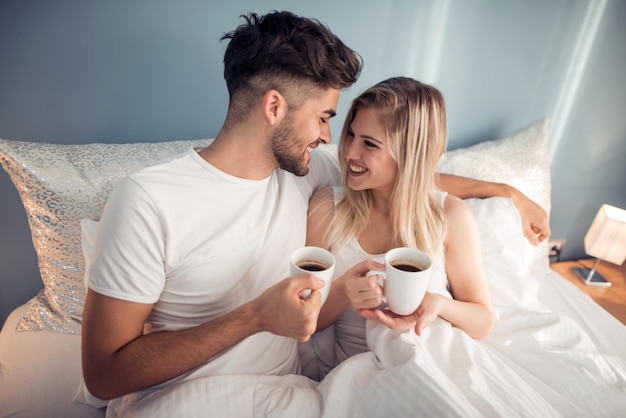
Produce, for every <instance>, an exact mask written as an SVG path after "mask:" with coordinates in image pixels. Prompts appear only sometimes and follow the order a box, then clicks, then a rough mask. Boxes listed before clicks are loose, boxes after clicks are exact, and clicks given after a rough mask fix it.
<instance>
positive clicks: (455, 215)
mask: <svg viewBox="0 0 626 418" xmlns="http://www.w3.org/2000/svg"><path fill="white" fill-rule="evenodd" d="M443 210H444V213H445V216H446V221H447V222H448V226H450V225H454V224H456V223H458V222H466V221H467V219H468V217H469V218H473V215H472V211H471V210H470V208H469V206H468V205H467V203H465V202H464V201H463V199H461V198H459V197H457V196H453V195H451V194H447V195H446V196H445V201H444V205H443Z"/></svg>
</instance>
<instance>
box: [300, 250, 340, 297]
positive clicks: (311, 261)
mask: <svg viewBox="0 0 626 418" xmlns="http://www.w3.org/2000/svg"><path fill="white" fill-rule="evenodd" d="M334 272H335V257H334V256H333V255H332V254H331V253H330V252H329V251H327V250H325V249H323V248H320V247H313V246H308V247H302V248H298V249H297V250H295V251H294V252H293V253H291V263H290V266H289V273H290V275H291V276H300V275H302V274H313V275H314V276H316V277H319V278H320V279H322V280H324V282H325V284H324V287H322V288H321V289H319V291H320V293H321V294H322V304H323V303H324V302H326V298H327V297H328V293H329V292H330V283H331V282H332V280H333V273H334ZM310 294H311V290H310V289H306V290H305V292H304V294H303V295H302V297H303V298H307V297H308V296H309V295H310Z"/></svg>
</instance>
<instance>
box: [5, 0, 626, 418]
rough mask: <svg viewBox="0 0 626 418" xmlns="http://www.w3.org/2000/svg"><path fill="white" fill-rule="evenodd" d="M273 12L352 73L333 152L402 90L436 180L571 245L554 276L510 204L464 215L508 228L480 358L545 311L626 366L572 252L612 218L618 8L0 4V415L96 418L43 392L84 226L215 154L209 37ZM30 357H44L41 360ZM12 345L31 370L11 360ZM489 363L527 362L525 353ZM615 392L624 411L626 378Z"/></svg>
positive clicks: (215, 76)
mask: <svg viewBox="0 0 626 418" xmlns="http://www.w3.org/2000/svg"><path fill="white" fill-rule="evenodd" d="M282 9H285V10H290V11H293V12H295V13H297V14H300V15H303V16H307V17H314V18H317V19H319V20H320V21H322V22H323V23H325V24H327V25H328V26H329V27H330V28H331V29H332V30H333V31H334V32H335V33H336V34H337V35H338V36H339V37H341V38H342V40H343V41H344V42H345V43H346V44H347V45H349V46H351V47H352V48H353V49H355V50H356V51H357V52H359V53H360V54H361V56H362V57H363V60H364V63H365V65H364V70H363V73H362V75H361V77H360V79H359V81H358V82H357V83H356V84H355V85H354V86H352V87H351V88H350V89H348V90H346V91H344V92H343V93H342V95H341V97H340V100H339V104H338V109H337V110H338V112H337V113H338V117H337V118H335V119H336V120H334V121H332V122H331V129H332V132H333V139H334V144H336V142H335V141H336V140H337V137H338V135H339V131H340V129H341V123H342V121H343V112H345V110H346V109H347V108H348V106H349V103H350V100H351V99H352V98H353V97H354V96H355V95H356V94H358V93H359V92H360V91H361V90H363V89H364V88H365V87H367V86H369V85H371V84H373V83H375V82H377V81H379V80H382V79H384V78H386V77H390V76H395V75H408V76H411V77H414V78H416V79H418V80H420V81H424V82H427V83H430V84H433V85H435V86H437V88H438V89H440V90H441V91H442V93H443V94H444V96H445V99H446V103H447V107H448V125H449V127H448V133H449V148H448V149H449V151H448V153H447V155H446V156H445V157H444V159H443V160H442V161H441V164H440V170H441V171H442V172H450V173H455V174H461V175H467V176H470V177H477V178H482V179H484V180H489V181H500V182H508V183H510V184H512V185H514V186H516V187H518V188H520V190H522V191H524V192H525V193H527V194H528V195H529V196H530V197H532V198H534V199H535V200H536V201H537V202H538V203H540V204H541V205H542V206H543V207H544V208H546V209H547V210H549V211H550V218H551V228H552V236H553V237H554V238H562V239H564V240H565V242H566V245H565V246H564V247H563V248H562V250H561V252H560V254H559V257H558V258H559V259H558V261H559V263H557V264H555V265H553V269H550V268H549V266H548V251H549V248H548V243H547V242H546V243H544V244H543V245H541V246H539V247H538V248H529V246H528V245H525V244H526V243H525V242H522V241H520V240H519V237H515V236H513V235H512V234H511V233H510V230H509V229H508V228H509V226H510V225H511V224H510V223H511V222H514V219H512V218H511V213H510V209H511V208H510V207H507V206H506V204H505V203H502V202H499V201H497V200H496V201H490V202H487V201H486V202H478V201H472V202H469V203H470V205H471V207H472V210H473V212H474V214H475V216H476V218H477V220H478V223H479V226H481V225H484V226H485V229H488V227H487V225H507V226H502V231H501V232H498V231H485V232H484V231H482V230H481V240H484V242H485V248H484V249H483V251H484V254H485V259H486V260H487V261H486V262H487V264H488V266H487V267H488V270H489V272H490V274H492V275H493V277H495V276H497V275H502V274H506V275H509V276H510V277H509V279H508V281H507V282H506V283H501V282H498V281H496V280H493V281H491V279H490V289H491V291H492V292H493V294H494V305H495V306H496V312H497V314H498V315H501V317H502V318H504V319H503V321H502V324H501V326H500V328H496V330H495V333H494V335H493V336H492V337H491V339H490V340H488V342H487V343H488V344H489V345H490V347H492V348H493V347H504V346H505V344H506V341H505V340H506V338H505V336H506V335H509V336H511V335H519V337H520V341H521V339H522V337H527V335H526V334H524V333H525V332H526V331H522V330H521V329H520V328H516V326H515V325H514V322H513V321H512V320H511V319H512V318H514V317H515V318H518V317H516V315H517V312H518V311H519V310H530V309H532V310H534V309H538V310H540V311H542V309H544V305H545V306H547V307H548V308H549V310H550V311H551V312H554V313H558V314H559V315H566V316H568V317H571V318H573V320H574V322H576V323H577V324H578V325H577V326H578V327H579V328H580V329H578V328H576V331H573V329H574V328H570V325H567V328H564V329H567V331H568V335H569V336H570V337H572V338H574V336H579V335H583V336H582V337H581V338H582V340H584V341H585V344H587V341H589V344H590V345H585V346H584V347H585V348H581V346H580V344H579V345H576V344H575V346H576V349H577V350H578V349H580V350H587V349H588V347H591V346H593V350H592V351H593V353H600V354H601V355H607V356H612V357H611V359H612V360H610V361H609V360H606V359H605V358H604V357H601V362H606V361H608V362H609V363H610V362H611V361H615V362H616V363H617V364H620V365H623V364H626V328H625V327H624V324H626V269H625V268H626V266H624V263H623V258H622V259H621V261H622V262H621V264H617V263H616V261H619V257H617V258H615V257H608V256H606V255H604V256H603V254H595V253H594V252H589V251H588V250H587V247H586V245H587V242H586V239H585V236H586V235H587V234H588V231H590V227H591V226H592V223H593V221H594V218H595V217H596V214H597V213H598V211H599V210H600V208H601V207H602V206H603V205H605V204H608V205H610V206H614V207H616V208H622V209H623V208H626V164H624V161H626V119H624V114H625V112H626V82H625V81H624V76H623V74H626V49H624V48H623V40H624V39H626V27H624V25H623V22H624V21H626V3H625V2H622V1H620V0H550V1H541V0H532V1H524V2H521V1H520V2H500V1H498V0H469V1H463V2H461V1H455V0H443V1H437V0H430V1H425V0H423V1H411V0H401V1H391V2H384V3H381V2H376V1H369V0H368V1H365V2H363V1H357V0H346V1H341V2H337V1H334V2H333V1H327V0H320V1H318V2H315V3H311V2H306V1H301V0H297V1H287V0H281V1H278V0H271V1H270V0H268V1H264V2H262V3H261V6H259V4H258V3H257V2H253V1H252V0H235V1H232V2H229V3H228V4H223V5H220V7H219V8H216V7H215V6H214V5H213V4H212V3H211V2H208V1H201V0H184V1H181V2H177V3H176V4H174V3H173V2H168V1H165V0H158V1H147V0H140V1H135V2H132V3H128V2H124V1H121V0H114V1H108V2H97V3H96V2H94V3H87V2H80V1H77V0H57V1H55V2H46V1H39V0H37V1H31V2H20V1H17V0H9V1H3V2H2V3H0V92H1V93H0V138H1V140H0V152H1V154H2V156H1V157H0V161H1V162H2V166H3V168H4V170H0V195H2V196H3V197H2V199H0V231H1V233H0V324H2V323H4V322H5V321H7V324H6V325H5V328H4V329H3V331H2V333H0V416H5V414H9V413H10V412H11V411H18V410H20V408H22V407H23V405H24V404H20V403H19V402H24V401H23V400H20V399H19V398H20V396H21V397H22V398H24V397H25V394H26V393H27V392H25V391H23V388H25V387H26V386H30V385H31V384H32V385H33V386H32V388H29V389H28V393H30V394H31V395H28V396H33V395H32V394H33V393H37V392H41V393H44V392H45V393H46V399H48V400H49V399H55V400H56V401H58V405H57V404H56V403H54V402H52V403H51V404H50V405H48V406H49V407H50V408H58V409H51V410H49V411H48V412H50V411H57V414H65V413H68V411H71V412H69V413H70V414H72V415H75V416H103V410H101V409H95V408H91V407H88V406H86V405H82V404H76V403H72V402H71V401H72V399H71V398H72V397H73V396H74V393H75V392H76V389H77V388H78V386H77V383H78V381H76V382H74V381H72V382H74V383H76V385H74V386H72V385H69V386H68V385H67V384H65V385H61V384H59V385H55V384H53V382H55V375H56V374H58V373H59V369H58V367H59V364H68V370H69V372H68V376H70V377H69V378H68V379H76V378H77V376H79V374H80V370H79V364H78V363H77V361H76V358H77V356H79V351H80V347H79V346H78V345H77V340H76V338H78V339H79V336H78V334H79V333H80V312H81V306H82V305H81V304H82V297H83V296H84V289H83V288H82V270H81V269H82V267H83V263H84V260H83V251H86V249H85V248H86V247H85V245H88V240H86V237H85V235H84V234H85V232H84V230H83V231H81V228H80V223H81V220H82V219H92V220H97V219H98V216H99V213H100V211H101V210H102V207H103V205H104V203H105V201H106V197H107V196H108V194H109V193H110V191H111V189H112V188H113V187H114V186H115V184H116V183H117V181H118V180H119V178H120V177H121V176H123V175H125V174H126V173H129V172H132V171H134V170H136V169H138V168H140V167H143V166H145V165H148V164H149V163H152V162H156V161H158V160H159V159H161V158H163V157H165V156H169V155H172V154H173V153H175V152H179V151H181V150H183V149H185V148H186V147H188V146H190V145H204V144H206V143H207V142H208V141H210V138H212V137H213V136H214V135H215V133H216V132H217V131H218V129H219V127H220V126H221V124H222V122H223V119H224V116H225V112H226V104H227V100H228V95H227V92H226V88H225V85H224V81H223V78H222V61H221V58H222V55H223V50H224V43H223V42H220V41H219V38H220V37H221V35H222V34H224V33H225V32H227V31H228V30H231V29H232V28H234V27H235V26H236V25H237V24H238V23H239V22H240V20H239V15H241V14H245V13H247V12H249V11H255V12H258V13H265V12H268V11H270V10H282ZM329 149H331V150H332V146H331V147H330V148H329ZM494 229H495V228H494ZM483 234H485V235H484V236H483ZM81 239H82V241H81ZM505 246H506V247H508V248H504V249H503V247H505ZM615 248H616V247H615V246H611V249H615ZM516 250H518V251H517V253H515V251H516ZM515 254H517V258H516V257H515ZM520 254H525V256H524V257H520ZM592 257H594V258H597V259H599V260H608V261H600V262H599V266H598V268H597V271H598V272H599V273H600V274H602V275H603V276H604V277H605V278H606V279H607V280H609V281H610V282H611V283H612V285H611V286H610V287H596V286H585V284H583V283H582V281H581V280H580V279H579V278H577V277H576V276H575V275H574V274H573V273H572V269H573V268H580V267H581V266H582V267H584V268H587V269H590V268H592V267H593V261H594V260H593V259H591V258H592ZM519 258H523V260H520V259H519ZM612 260H613V261H612ZM614 263H615V264H614ZM68 266H70V268H68ZM563 278H565V279H567V280H563ZM542 279H543V280H542ZM42 282H43V284H42ZM33 298H34V299H33ZM31 300H32V302H31ZM594 301H595V303H594ZM540 302H541V303H540ZM596 303H597V304H596ZM539 305H541V306H540V307H538V306H539ZM12 312H13V314H12V315H11V317H10V318H9V315H10V314H11V313H12ZM542 312H543V311H542ZM543 313H545V312H543ZM546 315H547V314H546ZM7 318H8V320H7ZM533 318H535V317H533ZM540 318H541V319H540ZM555 318H556V317H550V318H548V317H546V316H541V317H540V316H539V315H538V316H537V317H536V318H535V320H536V321H537V322H535V324H541V326H545V327H546V328H545V329H548V328H549V326H548V325H547V324H548V323H550V324H552V325H554V324H556V323H559V326H560V325H561V322H563V320H562V318H561V317H559V318H560V319H558V320H557V319H555ZM505 319H506V320H505ZM509 320H511V321H509ZM543 321H545V322H543ZM550 321H552V322H550ZM620 321H621V322H620ZM565 322H567V321H565ZM518 325H519V324H518ZM552 325H550V326H552ZM554 327H555V328H554V331H555V332H556V328H557V327H556V325H554ZM558 329H559V330H560V331H562V329H561V328H558ZM44 333H45V336H46V337H45V339H42V338H43V337H42V336H43V335H44ZM516 333H517V334H516ZM579 333H580V334H579ZM548 334H549V332H548ZM13 338H14V341H16V342H15V343H13V342H12V339H13ZM554 338H556V337H554ZM70 340H71V341H70ZM512 340H513V341H515V338H513V337H512ZM44 341H45V343H44ZM68 341H70V342H69V343H68ZM569 341H570V340H568V342H569ZM501 343H502V344H501ZM11 344H13V345H11ZM43 345H45V346H46V348H47V349H48V350H49V351H50V352H53V353H54V356H55V357H53V358H54V359H55V360H54V361H46V359H45V358H42V353H44V352H45V351H44V350H43V349H42V346H43ZM16 347H19V349H20V350H21V351H20V355H22V356H24V358H37V360H36V361H31V362H27V361H24V360H22V359H18V358H16V357H13V356H15V355H16ZM569 349H573V348H572V347H569ZM502 353H504V354H503V355H511V356H514V355H519V356H520V357H509V358H510V359H512V360H511V361H513V362H517V361H519V362H520V364H525V361H526V358H523V355H522V354H519V353H513V354H511V353H508V352H506V350H505V349H504V348H503V349H502ZM600 354H598V355H600ZM594 355H596V354H594ZM592 357H593V356H592ZM545 358H549V356H545ZM554 358H556V357H554ZM594 358H595V357H594ZM598 361H599V362H598V363H595V366H597V367H600V366H598V365H599V364H600V360H598ZM66 362H67V363H66ZM26 363H28V364H26ZM51 363H56V367H57V368H55V364H51ZM70 363H71V366H69V364H70ZM539 364H542V363H541V362H540V363H539ZM602 364H605V363H602ZM611 364H614V363H611ZM539 367H540V366H537V368H536V369H532V368H529V369H528V371H529V372H530V373H537V376H539V377H537V378H538V379H540V380H542V381H543V382H549V383H550V384H548V383H546V388H545V391H546V392H548V391H549V389H548V388H550V387H551V385H554V387H556V388H557V389H556V390H563V391H564V392H563V393H564V394H563V396H564V397H566V398H567V396H569V395H571V393H570V392H567V390H568V389H565V383H564V381H560V380H554V381H552V380H550V377H549V376H541V370H539ZM620 367H622V368H621V369H620V368H618V370H621V371H622V372H623V371H624V370H626V366H620ZM16 376H18V377H19V378H18V377H16ZM620 379H621V380H620ZM9 380H11V382H9ZM615 381H616V382H617V383H615V385H614V387H615V388H616V389H615V390H616V391H619V390H621V391H622V395H623V394H624V393H625V392H624V390H625V389H624V388H625V387H626V385H625V384H624V382H626V373H625V374H623V375H621V376H619V375H618V376H617V377H616V378H615ZM25 382H26V383H25ZM66 383H67V382H66ZM596 383H597V382H596ZM561 385H562V386H563V387H561ZM609 386H610V385H609ZM602 387H604V386H602V385H600V384H599V383H598V384H597V388H592V389H589V391H590V392H589V393H591V394H594V395H597V396H596V400H595V401H591V400H589V396H582V395H581V399H583V400H582V401H581V402H582V404H580V405H576V406H575V407H573V406H571V405H570V404H569V403H567V402H564V401H563V402H562V403H557V404H558V405H560V406H561V407H563V409H562V410H561V412H562V411H569V412H571V411H574V410H578V409H576V408H580V410H585V411H587V412H588V411H589V410H592V411H595V412H597V416H612V414H613V412H614V411H615V409H613V406H614V405H617V404H613V403H612V398H611V396H610V394H608V395H599V393H601V391H602ZM72 388H73V389H72ZM604 389H606V387H604ZM581 390H582V389H581ZM3 391H4V392H3ZM609 392H610V391H609ZM3 393H5V395H3ZM572 393H573V392H572ZM68 394H69V397H68ZM572 396H573V395H572ZM603 396H605V397H603ZM9 397H10V398H12V401H14V403H13V404H9V403H8V399H9ZM568 399H569V398H568ZM33 402H34V403H37V405H35V406H34V407H33V410H32V411H27V410H21V412H22V413H23V414H24V416H28V414H29V413H30V414H31V415H32V416H38V414H42V416H43V415H44V414H43V413H42V410H41V409H37V408H42V405H43V404H44V403H45V400H44V401H42V399H41V398H38V400H37V401H33ZM559 402H561V401H559ZM568 402H569V401H568ZM602 402H605V403H604V405H602ZM69 404H71V405H70V406H68V405H69ZM570 407H571V408H573V409H567V408H570ZM587 407H588V408H591V409H587ZM64 408H65V409H64ZM67 408H69V409H67ZM557 410H558V408H557ZM17 416H19V415H17ZM57 416H60V415H57Z"/></svg>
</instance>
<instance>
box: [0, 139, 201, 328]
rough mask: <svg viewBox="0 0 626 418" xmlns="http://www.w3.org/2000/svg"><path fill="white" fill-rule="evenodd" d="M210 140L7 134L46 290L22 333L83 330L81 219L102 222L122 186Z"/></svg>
mask: <svg viewBox="0 0 626 418" xmlns="http://www.w3.org/2000/svg"><path fill="white" fill-rule="evenodd" d="M208 143H210V140H209V139H201V140H194V141H172V142H160V143H133V144H80V145H79V144H72V145H59V144H46V143H36V142H20V141H8V140H4V139H0V163H1V164H2V166H3V167H4V169H5V170H6V172H7V173H8V174H9V176H10V177H11V180H12V181H13V184H14V185H15V187H16V188H17V190H18V192H19V194H20V198H21V200H22V203H23V204H24V208H25V209H26V214H27V218H28V223H29V226H30V230H31V235H32V240H33V245H34V247H35V251H36V253H37V257H38V259H39V268H40V271H41V278H42V280H43V283H44V289H43V290H42V291H41V292H40V293H39V294H38V295H37V296H36V297H35V298H34V299H33V300H32V301H31V302H30V309H29V310H28V312H27V313H26V314H25V315H24V317H23V318H22V319H21V321H20V322H19V323H18V328H17V329H18V330H20V331H27V330H41V329H48V330H52V331H58V332H66V333H79V332H80V323H81V318H82V313H83V302H84V297H85V288H84V286H83V276H84V266H85V264H84V261H83V253H82V251H81V228H80V220H81V219H85V218H86V219H94V220H98V219H100V215H101V213H102V210H103V208H104V205H105V203H106V201H107V199H108V197H109V195H110V193H111V191H112V190H113V188H114V187H115V186H116V185H117V183H118V182H119V181H120V180H121V179H122V178H123V177H125V176H126V175H127V174H129V173H132V172H134V171H137V170H139V169H141V168H143V167H146V166H148V165H152V164H154V163H156V162H158V161H160V160H162V159H164V158H167V157H170V156H172V155H175V154H178V153H181V152H183V151H184V150H186V149H188V148H189V147H192V146H193V147H195V146H205V145H207V144H208Z"/></svg>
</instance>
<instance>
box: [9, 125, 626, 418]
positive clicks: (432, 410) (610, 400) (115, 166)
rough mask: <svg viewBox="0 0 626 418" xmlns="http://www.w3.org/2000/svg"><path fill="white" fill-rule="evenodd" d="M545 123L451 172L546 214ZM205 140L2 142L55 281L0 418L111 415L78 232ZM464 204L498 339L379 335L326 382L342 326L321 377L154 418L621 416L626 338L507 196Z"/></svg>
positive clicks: (192, 398) (314, 357)
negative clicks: (88, 350)
mask: <svg viewBox="0 0 626 418" xmlns="http://www.w3.org/2000/svg"><path fill="white" fill-rule="evenodd" d="M548 124H549V121H548V119H544V120H540V121H537V122H535V123H532V124H530V125H528V126H525V127H523V128H521V129H519V130H518V131H516V132H513V133H511V134H509V135H507V136H505V137H502V138H498V139H493V140H488V141H485V142H482V143H479V144H477V145H474V146H472V147H467V148H463V149H456V150H453V151H449V152H448V153H446V155H445V156H444V158H443V159H442V161H441V163H440V166H439V170H440V171H441V172H448V173H452V174H459V175H465V176H469V177H475V178H480V179H483V180H488V181H499V182H506V183H510V184H512V185H514V186H515V187H517V188H518V189H520V190H522V191H523V192H524V193H526V194H527V195H528V196H529V197H531V198H532V199H534V200H535V201H537V202H538V203H540V204H541V205H542V206H543V207H544V208H546V209H547V210H549V209H550V172H549V165H548V157H547V137H548ZM209 141H210V140H208V139H201V140H195V141H172V142H162V143H135V144H87V145H56V144H46V143H36V142H19V141H10V140H0V162H1V163H2V166H3V168H4V169H5V170H6V171H7V172H8V173H9V175H10V177H11V179H12V181H13V183H14V184H15V187H16V188H17V190H18V192H19V194H20V197H21V199H22V201H23V203H24V207H25V210H26V213H27V217H28V221H29V225H30V228H31V233H32V239H33V244H34V246H35V250H36V252H37V256H38V260H39V268H40V271H41V277H42V280H43V289H42V291H41V292H40V293H39V294H38V295H36V296H35V297H34V298H33V299H32V300H30V301H28V302H26V303H25V304H24V305H22V306H20V307H19V308H17V309H16V310H15V311H13V313H12V314H11V315H10V316H9V318H8V319H7V320H6V322H5V324H4V326H3V327H2V331H1V332H0V417H6V416H11V417H21V416H23V417H44V416H45V417H51V416H53V417H98V416H100V417H102V416H105V413H106V408H104V407H102V406H103V405H105V404H99V403H98V402H97V400H94V399H90V398H89V397H88V396H86V395H85V392H84V391H83V390H82V388H81V385H80V383H81V368H80V321H81V315H82V302H83V300H84V296H85V289H84V284H83V274H84V255H83V250H85V251H88V245H89V242H88V239H87V237H86V236H85V235H84V231H83V230H82V229H81V221H83V220H84V219H91V220H98V219H99V216H100V213H101V211H102V209H103V207H104V204H105V203H106V199H107V197H108V195H109V194H110V192H111V191H112V189H113V188H114V187H115V185H116V184H117V182H118V181H119V180H120V179H121V178H122V177H123V176H125V175H126V174H128V173H130V172H133V171H135V170H138V169H140V168H141V167H144V166H147V165H149V164H152V163H155V162H157V161H159V160H160V159H162V158H165V157H167V156H170V155H173V154H174V153H178V152H182V151H183V150H185V149H187V148H188V147H190V146H204V145H206V144H208V143H209ZM334 147H335V146H334V145H330V146H327V147H325V149H322V150H320V152H331V153H334V152H335V151H336V150H335V149H334ZM467 203H468V205H469V206H470V208H471V209H472V211H473V213H474V215H475V218H476V220H477V223H478V225H479V229H480V232H481V245H482V251H483V258H484V261H485V266H486V270H487V274H488V280H489V286H490V291H491V294H492V300H493V305H494V312H495V314H496V321H495V325H494V330H493V332H492V333H491V335H489V336H488V337H487V338H485V339H483V340H481V341H472V342H469V343H468V342H467V341H466V339H464V337H463V336H459V335H457V334H455V333H454V332H453V331H452V332H451V331H450V329H449V327H447V326H446V324H445V323H441V324H440V323H437V324H435V325H434V326H433V327H432V332H431V334H432V335H431V337H429V338H424V341H426V342H425V343H423V342H421V341H415V338H414V337H411V336H407V335H405V334H402V335H399V334H398V333H396V332H392V331H391V330H388V329H382V328H380V327H376V326H371V327H369V329H368V332H369V334H368V343H369V344H370V347H371V349H372V352H370V353H364V354H360V355H358V356H355V357H353V358H350V359H349V360H347V361H346V362H344V363H342V364H340V365H339V366H337V367H335V368H334V369H333V370H330V368H329V367H327V366H328V364H331V363H332V357H333V350H334V343H333V339H332V329H331V331H329V332H326V333H324V334H320V335H316V336H315V337H314V338H313V339H312V340H311V341H310V342H308V343H306V344H301V345H300V354H301V367H302V373H303V374H304V375H306V376H309V377H304V376H286V377H266V378H264V379H261V380H259V379H258V378H257V377H254V376H225V377H224V376H222V377H219V376H217V377H213V378H211V377H209V378H206V379H196V380H195V382H196V383H194V384H192V385H188V386H187V387H185V388H179V389H178V390H173V391H172V393H169V394H166V395H165V396H162V397H161V398H159V399H156V400H155V402H153V403H152V405H150V407H146V408H144V409H142V410H141V412H142V413H143V416H157V415H160V416H170V414H175V415H176V416H193V415H203V416H206V415H211V413H215V414H218V415H219V416H294V415H295V414H297V415H298V416H320V415H323V416H376V415H384V416H416V415H422V416H435V415H444V416H595V417H598V416H607V417H611V416H623V414H624V411H626V327H625V326H624V325H623V324H621V323H620V322H619V321H618V320H617V319H615V318H614V317H613V316H611V315H610V314H609V313H608V312H606V311H605V310H603V309H602V308H601V307H600V306H598V305H597V304H596V303H595V302H594V301H593V300H592V299H591V298H589V297H588V296H587V295H585V294H584V293H582V292H581V291H580V290H579V289H577V288H576V287H575V286H573V285H572V284H570V283H569V282H567V280H565V279H564V278H563V277H561V276H560V275H559V274H557V273H556V272H554V271H553V270H551V269H550V268H549V264H548V247H547V243H544V244H542V245H540V246H539V247H531V246H530V244H528V243H527V242H526V241H525V239H524V238H523V235H522V231H521V226H520V220H519V215H518V214H517V212H516V210H515V207H514V206H513V204H512V202H511V201H510V200H508V199H503V198H492V199H483V200H480V199H468V200H467ZM440 322H444V321H440ZM370 339H371V341H370ZM468 344H469V345H468ZM463 347H465V349H463ZM468 347H469V348H468ZM434 352H437V355H434V354H433V353H434ZM442 353H443V354H442ZM425 358H427V361H426V360H424V359H425ZM318 380H321V382H318ZM214 397H215V398H216V399H217V398H219V397H221V398H220V402H211V401H210V400H212V399H213V398H214ZM199 400H202V405H201V406H200V407H199V409H198V406H199V405H198V403H199ZM207 400H208V401H207ZM150 408H153V409H150ZM140 409H141V408H140ZM199 412H201V414H198V413H199ZM109 413H110V414H114V413H115V411H111V410H110V411H109ZM137 415H138V416H139V415H141V414H139V413H138V414H137Z"/></svg>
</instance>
